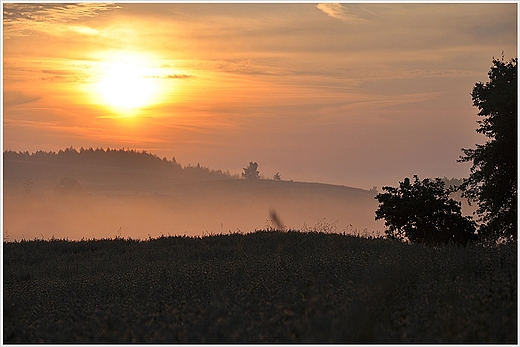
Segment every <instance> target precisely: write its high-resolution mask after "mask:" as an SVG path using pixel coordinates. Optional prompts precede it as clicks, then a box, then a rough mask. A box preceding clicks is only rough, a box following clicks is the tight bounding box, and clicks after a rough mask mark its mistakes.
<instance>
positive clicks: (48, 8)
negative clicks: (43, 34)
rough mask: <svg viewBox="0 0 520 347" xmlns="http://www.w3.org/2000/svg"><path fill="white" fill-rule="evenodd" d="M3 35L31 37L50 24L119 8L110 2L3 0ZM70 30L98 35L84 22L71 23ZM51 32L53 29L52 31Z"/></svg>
mask: <svg viewBox="0 0 520 347" xmlns="http://www.w3.org/2000/svg"><path fill="white" fill-rule="evenodd" d="M3 8H4V13H3V25H4V38H6V39H9V38H12V37H16V36H29V35H31V33H32V32H34V31H48V29H49V26H50V25H53V24H54V25H56V24H58V25H59V24H61V25H63V24H67V23H71V22H74V21H78V20H81V19H85V18H91V17H96V16H99V15H101V14H102V13H103V12H106V11H110V10H113V9H117V8H120V7H119V6H117V5H115V4H111V3H79V4H38V3H21V4H17V3H4V5H3ZM69 30H73V31H75V32H77V33H81V34H87V35H92V34H97V30H96V29H93V28H89V27H86V26H81V25H71V26H70V27H69ZM51 32H52V30H51Z"/></svg>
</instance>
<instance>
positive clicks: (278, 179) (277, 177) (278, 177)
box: [273, 172, 282, 181]
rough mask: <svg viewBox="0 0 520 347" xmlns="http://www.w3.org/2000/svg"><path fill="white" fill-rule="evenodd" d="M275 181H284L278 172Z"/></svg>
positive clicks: (274, 177)
mask: <svg viewBox="0 0 520 347" xmlns="http://www.w3.org/2000/svg"><path fill="white" fill-rule="evenodd" d="M273 179H274V180H276V181H280V180H281V179H282V176H280V173H279V172H277V173H275V174H274V176H273Z"/></svg>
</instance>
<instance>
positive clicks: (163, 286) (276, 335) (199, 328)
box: [3, 232, 517, 342]
mask: <svg viewBox="0 0 520 347" xmlns="http://www.w3.org/2000/svg"><path fill="white" fill-rule="evenodd" d="M3 247H4V279H3V280H4V293H3V295H4V298H3V299H4V320H3V322H4V323H3V324H4V336H3V338H4V342H35V341H45V342H73V341H78V342H129V341H138V342H152V341H153V342H177V341H178V342H260V341H265V342H516V341H517V248H516V244H512V245H504V246H501V247H498V248H492V249H491V248H484V247H482V246H472V247H468V248H464V249H460V248H457V247H455V246H449V247H443V248H429V247H423V246H420V245H413V246H410V245H405V244H401V243H398V242H395V241H391V240H383V239H363V238H356V237H352V236H345V235H337V234H323V233H315V232H314V233H298V232H288V233H280V232H256V233H251V234H247V235H239V234H233V235H217V236H210V237H204V238H186V237H167V238H160V239H152V240H149V241H146V242H137V241H131V240H122V239H117V240H100V241H84V242H66V241H50V242H44V241H31V242H22V243H7V244H4V246H3Z"/></svg>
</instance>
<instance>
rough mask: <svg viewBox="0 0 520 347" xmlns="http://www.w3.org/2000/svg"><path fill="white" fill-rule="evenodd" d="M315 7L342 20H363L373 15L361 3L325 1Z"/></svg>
mask: <svg viewBox="0 0 520 347" xmlns="http://www.w3.org/2000/svg"><path fill="white" fill-rule="evenodd" d="M316 7H317V8H318V9H319V10H321V11H322V12H323V13H325V14H326V15H328V16H330V17H332V18H336V19H339V20H342V21H344V22H365V21H367V20H368V19H370V18H372V17H373V16H374V13H373V12H371V11H368V10H367V9H366V8H365V7H364V6H363V4H338V3H325V4H318V5H316Z"/></svg>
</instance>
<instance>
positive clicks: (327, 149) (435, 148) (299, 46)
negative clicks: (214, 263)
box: [2, 2, 517, 189]
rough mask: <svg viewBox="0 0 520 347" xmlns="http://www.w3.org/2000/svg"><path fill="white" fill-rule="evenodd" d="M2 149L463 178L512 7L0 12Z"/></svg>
mask: <svg viewBox="0 0 520 347" xmlns="http://www.w3.org/2000/svg"><path fill="white" fill-rule="evenodd" d="M2 5H3V50H2V51H3V149H4V150H6V149H11V150H16V151H20V150H21V151H25V150H28V151H36V150H40V149H41V150H47V151H49V150H53V151H58V150H59V149H63V148H66V147H70V146H74V147H75V148H80V147H85V148H88V147H93V148H96V147H104V148H106V147H111V148H123V147H124V148H127V147H129V148H135V149H146V150H147V151H149V152H151V153H155V154H157V155H159V156H161V157H163V156H166V157H167V158H168V159H170V158H171V157H173V156H175V157H176V159H177V160H178V161H179V162H180V163H181V164H183V165H187V164H193V165H195V164H196V163H197V162H200V164H201V165H204V166H209V167H210V168H212V169H223V170H225V169H229V170H230V171H231V172H236V173H240V172H242V168H243V167H245V166H246V165H247V164H248V163H249V162H250V161H256V162H258V164H259V171H260V173H261V174H263V175H264V176H265V177H266V178H271V177H272V176H273V174H274V173H275V172H277V171H278V172H280V174H281V177H282V179H287V180H291V179H293V180H298V181H311V182H324V183H335V184H344V185H348V186H354V187H360V188H365V189H370V188H372V186H378V187H381V186H382V185H394V186H395V185H396V184H397V182H398V181H399V180H402V179H403V178H404V177H406V176H408V177H411V176H412V175H414V174H418V175H419V177H421V178H423V177H438V176H440V177H443V176H447V177H449V178H451V177H459V178H460V177H467V176H468V174H469V167H470V165H469V164H459V163H457V162H456V160H457V158H458V157H459V156H460V155H461V154H462V152H461V151H460V148H462V147H465V148H471V147H474V145H475V144H476V143H483V142H484V140H485V138H483V137H482V136H481V135H478V134H477V133H476V132H475V129H476V127H477V124H476V120H477V118H478V117H477V116H476V114H477V112H478V110H477V109H476V108H474V107H473V106H472V102H471V96H470V93H471V90H472V88H473V86H474V84H475V83H476V82H478V81H486V80H487V72H488V70H489V68H490V66H491V60H492V58H493V57H496V58H500V57H501V55H502V51H503V52H504V56H505V59H510V58H512V57H516V56H517V29H516V25H517V5H516V3H504V4H467V3H466V4H420V3H419V4H394V3H378V4H374V3H362V4H311V3H303V4H176V3H160V4H139V3H115V4H104V3H80V4H76V5H70V4H45V3H24V4H15V3H6V2H3V3H2Z"/></svg>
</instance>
